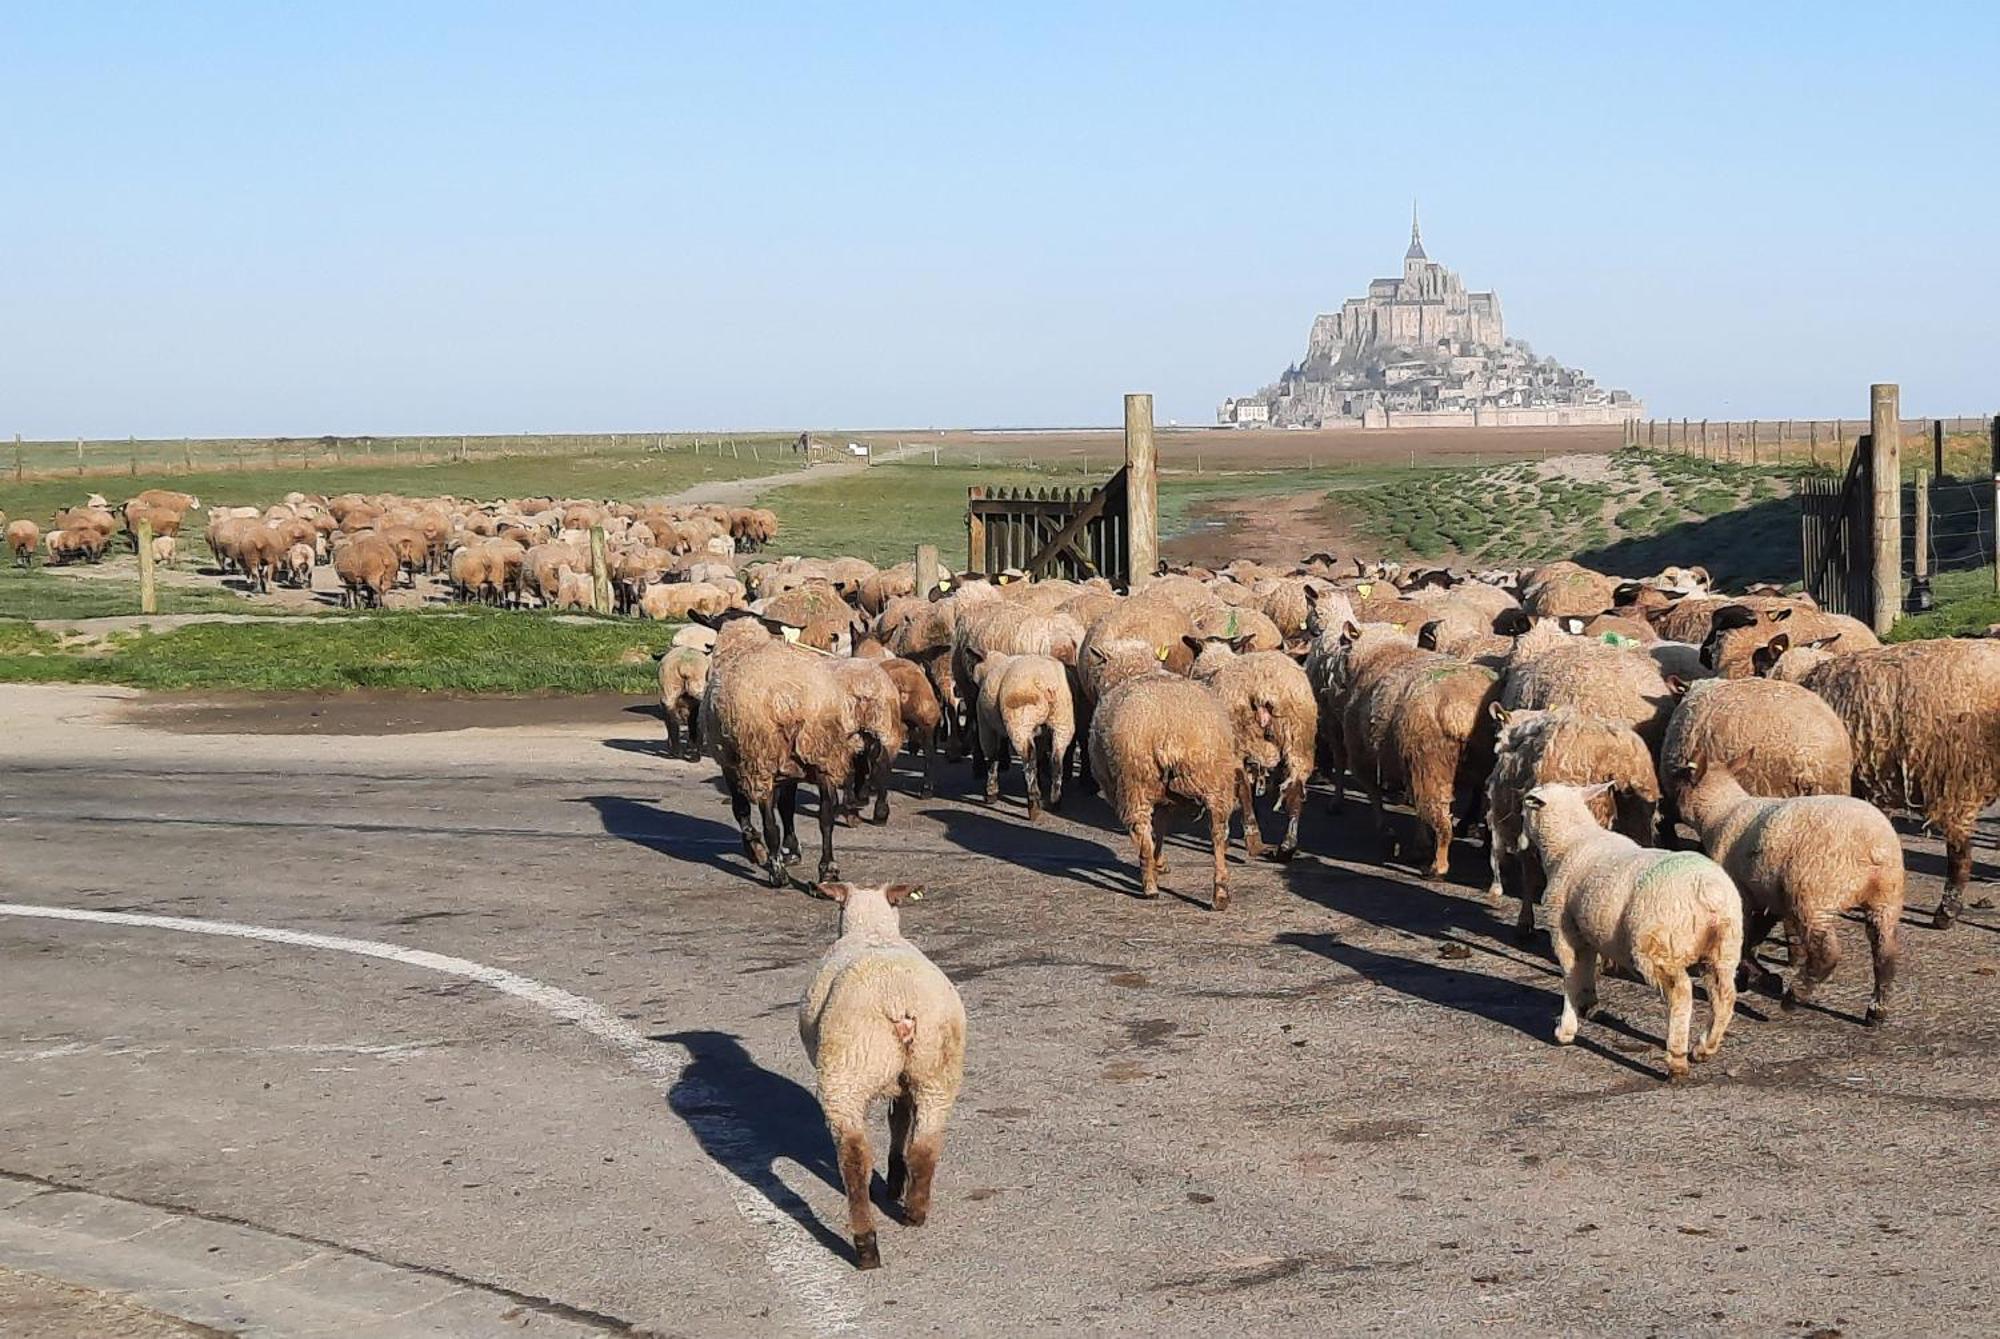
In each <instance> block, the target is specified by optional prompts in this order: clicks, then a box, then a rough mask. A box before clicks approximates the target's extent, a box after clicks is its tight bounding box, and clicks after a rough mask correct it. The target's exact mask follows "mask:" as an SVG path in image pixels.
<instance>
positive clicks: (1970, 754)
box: [1766, 634, 2000, 929]
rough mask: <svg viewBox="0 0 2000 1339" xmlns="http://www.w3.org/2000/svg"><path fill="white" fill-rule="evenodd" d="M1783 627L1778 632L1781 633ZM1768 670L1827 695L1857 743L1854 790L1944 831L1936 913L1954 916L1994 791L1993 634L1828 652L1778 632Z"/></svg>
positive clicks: (1937, 918)
mask: <svg viewBox="0 0 2000 1339" xmlns="http://www.w3.org/2000/svg"><path fill="white" fill-rule="evenodd" d="M1783 637H1784V634H1780V638H1781V639H1782V638H1783ZM1766 650H1767V651H1774V652H1778V653H1779V654H1780V655H1781V659H1779V660H1778V661H1777V662H1776V664H1775V666H1774V673H1786V674H1787V677H1788V678H1795V680H1796V682H1799V683H1802V684H1804V685H1805V686H1806V687H1807V688H1810V689H1811V690H1812V691H1813V692H1815V693H1818V694H1819V695H1820V697H1822V698H1824V699H1825V700H1826V703H1827V705H1828V706H1830V707H1832V708H1833V710H1834V714H1836V715H1837V716H1839V717H1840V719H1841V722H1842V723H1843V724H1844V725H1846V726H1847V736H1848V738H1849V739H1850V740H1851V741H1852V742H1853V745H1854V793H1855V794H1857V795H1860V796H1862V797H1864V798H1866V799H1868V800H1872V801H1873V802H1874V803H1875V804H1877V805H1879V806H1881V807H1882V808H1884V809H1906V810H1910V811H1912V812H1915V813H1918V814H1921V815H1923V817H1924V821H1925V822H1927V823H1929V824H1931V825H1932V826H1933V827H1935V828H1936V829H1938V831H1940V832H1941V833H1943V834H1944V842H1945V869H1946V873H1945V886H1944V896H1943V897H1942V898H1941V899H1940V900H1939V902H1938V907H1937V911H1936V912H1935V914H1934V915H1933V918H1932V919H1933V924H1935V925H1936V926H1937V927H1938V928H1939V929H1943V928H1945V927H1946V926H1948V925H1950V924H1951V923H1952V922H1953V921H1955V920H1956V919H1958V916H1959V913H1960V911H1961V910H1962V909H1963V905H1964V900H1965V888H1966V885H1967V884H1968V883H1969V882H1970V881H1971V879H1972V833H1973V828H1974V825H1975V823H1976V822H1977V820H1978V817H1979V812H1980V810H1982V809H1984V808H1986V806H1988V805H1990V804H1992V803H1993V802H1994V801H1995V800H2000V642H1992V641H1983V640H1982V641H1966V640H1959V639H1956V638H1954V639H1951V640H1935V641H1916V642H1903V643H1901V644H1900V645H1896V646H1884V647H1879V648H1876V649H1874V650H1870V651H1855V652H1852V653H1850V654H1848V655H1841V656H1830V655H1828V654H1827V653H1826V652H1824V651H1805V650H1792V651H1790V653H1789V654H1784V651H1785V645H1784V642H1783V641H1782V640H1774V641H1773V643H1772V644H1771V645H1770V646H1769V647H1767V648H1766Z"/></svg>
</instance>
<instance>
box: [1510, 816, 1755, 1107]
mask: <svg viewBox="0 0 2000 1339" xmlns="http://www.w3.org/2000/svg"><path fill="white" fill-rule="evenodd" d="M1595 789H1596V787H1582V788H1579V787H1576V786H1561V785H1544V786H1536V787H1535V788H1534V789H1533V790H1531V791H1529V792H1528V793H1527V795H1526V796H1525V797H1524V798H1523V800H1522V802H1521V806H1522V809H1523V811H1524V813H1525V823H1524V826H1525V829H1526V830H1525V832H1524V834H1523V840H1524V841H1526V842H1528V843H1529V844H1530V845H1532V846H1533V847H1534V849H1535V852H1536V854H1537V855H1539V856H1540V857H1541V861H1542V867H1543V868H1544V869H1545V870H1547V871H1548V905H1549V939H1550V942H1551V944H1552V945H1553V947H1554V949H1555V954H1556V962H1557V963H1558V964H1559V965H1560V966H1561V967H1562V972H1563V983H1562V989H1563V1007H1562V1017H1561V1019H1559V1020H1558V1021H1557V1023H1556V1034H1555V1040H1556V1044H1557V1045H1558V1046H1567V1045H1569V1044H1570V1043H1571V1042H1573V1041H1575V1040H1576V1030H1577V1025H1578V1021H1579V1020H1580V1019H1582V1018H1584V1017H1586V1016H1588V1015H1589V1013H1590V1011H1591V1010H1592V1009H1593V1008H1595V1007H1596V1004H1597V964H1598V959H1599V958H1603V959H1605V960H1606V961H1608V962H1610V963H1611V964H1612V965H1613V966H1616V967H1620V968H1623V969H1625V970H1627V971H1630V972H1632V973H1633V974H1634V975H1636V976H1637V977H1638V978H1639V979H1640V980H1641V981H1644V982H1645V983H1646V984H1648V985H1650V986H1652V987H1653V988H1654V989H1656V990H1658V991H1659V992H1660V995H1661V997H1662V998H1663V999H1664V1000H1665V1001H1666V1005H1667V1077H1668V1078H1670V1079H1679V1078H1683V1077H1685V1076H1686V1074H1687V1072H1688V1059H1689V1053H1688V1032H1689V1030H1690V1028H1689V1025H1690V1023H1691V1022H1692V1021H1693V1015H1694V986H1693V984H1692V983H1691V982H1690V981H1689V980H1688V969H1689V968H1690V967H1694V966H1697V965H1698V966H1700V967H1701V968H1702V971H1703V975H1704V977H1705V979H1706V981H1707V985H1708V1007H1709V1025H1708V1033H1707V1035H1706V1036H1704V1037H1703V1038H1702V1039H1701V1042H1700V1043H1699V1044H1698V1045H1696V1046H1695V1048H1694V1053H1693V1058H1694V1059H1695V1060H1696V1061H1702V1060H1706V1059H1708V1058H1709V1057H1710V1056H1712V1055H1714V1054H1715V1053H1716V1051H1717V1050H1718V1049H1719V1048H1720V1047H1721V1046H1722V1036H1723V1033H1725V1032H1726V1031H1728V1029H1729V1020H1730V1018H1731V1017H1732V1016H1733V1015H1734V1013H1735V1012H1736V967H1737V964H1738V962H1739V960H1740V959H1741V957H1742V953H1743V902H1742V899H1741V898H1740V897H1739V896H1738V894H1737V891H1736V887H1735V885H1734V884H1732V883H1731V882H1730V881H1729V876H1728V875H1727V874H1726V873H1724V872H1723V870H1722V867H1721V866H1719V865H1717V864H1716V863H1715V862H1714V861H1713V860H1710V859H1709V858H1708V857H1707V856H1704V855H1699V854H1697V853H1695V852H1693V851H1661V850H1655V849H1653V848H1651V847H1644V846H1641V845H1639V844H1638V843H1637V842H1635V841H1633V840H1632V839H1631V838H1630V837H1626V836H1623V835H1622V834H1619V833H1616V832H1607V831H1605V829H1603V828H1602V827H1599V826H1598V823H1597V818H1596V816H1595V815H1594V814H1592V813H1591V811H1590V803H1589V802H1590V799H1591V798H1592V792H1593V791H1595Z"/></svg>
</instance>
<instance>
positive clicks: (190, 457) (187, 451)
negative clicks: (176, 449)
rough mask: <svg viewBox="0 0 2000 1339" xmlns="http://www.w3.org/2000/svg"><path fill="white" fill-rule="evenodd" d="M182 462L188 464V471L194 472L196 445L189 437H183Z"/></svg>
mask: <svg viewBox="0 0 2000 1339" xmlns="http://www.w3.org/2000/svg"><path fill="white" fill-rule="evenodd" d="M181 463H182V464H184V465H186V466H187V473H189V474H193V473H194V445H193V443H191V442H189V441H188V439H187V438H185V437H183V438H181Z"/></svg>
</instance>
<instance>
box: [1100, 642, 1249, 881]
mask: <svg viewBox="0 0 2000 1339" xmlns="http://www.w3.org/2000/svg"><path fill="white" fill-rule="evenodd" d="M1086 658H1087V660H1088V661H1089V662H1090V663H1089V664H1088V665H1086V666H1085V667H1084V668H1085V669H1086V671H1087V672H1088V673H1089V676H1090V681H1092V682H1096V683H1098V684H1100V685H1103V686H1104V689H1103V695H1102V696H1101V697H1100V698H1099V700H1098V702H1097V709H1096V712H1095V714H1094V715H1093V716H1092V717H1091V722H1090V733H1089V754H1090V770H1091V773H1092V775H1093V776H1095V777H1096V779H1097V782H1098V784H1099V785H1100V786H1101V787H1102V788H1103V791H1104V796H1105V799H1106V800H1107V801H1108V802H1109V803H1110V805H1111V809H1112V812H1113V813H1115V814H1117V815H1118V818H1119V821H1120V822H1122V823H1123V824H1124V825H1125V830H1126V832H1127V833H1129V834H1130V835H1131V838H1132V842H1133V845H1134V847H1135V848H1136V849H1137V851H1138V854H1139V879H1140V896H1141V897H1158V896H1159V895H1160V885H1159V880H1160V876H1161V875H1163V874H1165V873H1166V860H1165V852H1164V847H1165V836H1164V834H1160V835H1158V836H1156V835H1155V830H1154V811H1155V810H1156V809H1157V808H1158V807H1159V806H1160V805H1161V804H1163V803H1166V802H1168V801H1170V800H1172V799H1176V798H1178V799H1186V800H1192V801H1194V802H1195V803H1197V804H1200V805H1201V806H1203V807H1204V808H1206V809H1207V810H1208V832H1209V846H1210V849H1211V853H1212V855H1213V857H1214V861H1215V881H1214V893H1213V896H1212V898H1211V905H1212V906H1213V907H1214V908H1215V910H1217V911H1220V910H1222V909H1223V908H1224V907H1226V906H1228V905H1229V866H1228V863H1227V851H1228V845H1229V817H1230V814H1231V812H1232V811H1233V810H1234V808H1235V801H1236V793H1237V774H1238V773H1239V772H1240V771H1241V770H1242V764H1241V763H1240V762H1239V761H1238V759H1237V757H1236V739H1235V732H1234V731H1233V730H1231V729H1230V726H1229V715H1228V713H1227V712H1225V711H1224V710H1223V708H1222V704H1221V703H1220V702H1218V701H1216V699H1215V697H1214V696H1213V695H1212V694H1211V693H1209V691H1208V690H1207V689H1205V688H1203V687H1202V686H1201V685H1200V684H1197V683H1193V682H1190V681H1189V680H1187V679H1184V678H1182V677H1181V676H1179V675H1178V674H1173V673H1170V672H1168V671H1167V670H1164V669H1162V668H1160V667H1159V661H1158V660H1157V659H1156V657H1155V656H1154V653H1153V652H1152V651H1150V650H1149V649H1147V648H1146V646H1145V645H1144V644H1134V643H1125V644H1122V645H1121V646H1119V647H1117V648H1116V649H1113V648H1110V647H1104V646H1099V647H1094V648H1092V649H1090V650H1089V651H1088V652H1086Z"/></svg>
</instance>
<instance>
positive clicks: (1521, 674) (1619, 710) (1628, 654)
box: [1500, 621, 1678, 750]
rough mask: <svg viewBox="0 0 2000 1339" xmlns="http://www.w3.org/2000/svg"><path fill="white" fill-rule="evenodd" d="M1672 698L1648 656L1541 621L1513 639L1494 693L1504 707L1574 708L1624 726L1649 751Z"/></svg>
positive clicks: (1657, 738) (1656, 741) (1663, 725)
mask: <svg viewBox="0 0 2000 1339" xmlns="http://www.w3.org/2000/svg"><path fill="white" fill-rule="evenodd" d="M1677 700H1678V699H1677V698H1676V697H1675V696H1674V693H1673V690H1672V689H1670V688H1668V687H1667V681H1666V678H1665V676H1664V675H1662V674H1661V673H1660V669H1659V666H1658V665H1657V664H1656V663H1655V662H1654V661H1653V660H1652V659H1651V658H1650V657H1649V656H1646V655H1643V654H1641V653H1639V652H1636V651H1627V650H1621V649H1620V648H1618V647H1615V646H1608V645H1606V644H1605V643H1603V642H1596V641H1588V640H1586V639H1584V638H1582V637H1572V636H1570V635H1568V634H1567V633H1565V632H1563V631H1562V630H1561V629H1560V628H1559V627H1557V626H1556V625H1555V624H1554V623H1553V622H1546V621H1544V622H1539V623H1536V624H1535V625H1534V626H1533V627H1531V628H1530V629H1528V631H1526V632H1524V633H1522V634H1521V635H1520V636H1519V637H1516V638H1515V639H1514V649H1513V651H1512V652H1510V653H1509V654H1508V657H1507V666H1506V680H1505V687H1504V688H1503V689H1502V690H1501V696H1500V704H1501V705H1502V706H1504V707H1506V708H1507V709H1508V710H1510V711H1512V710H1515V709H1516V708H1522V707H1525V708H1527V709H1529V710H1540V709H1542V708H1544V707H1576V708H1578V709H1579V710H1581V711H1584V712H1586V713H1588V714H1589V715H1592V716H1596V717H1598V718H1599V719H1600V720H1606V721H1615V722H1617V723H1618V724H1621V725H1626V726H1630V727H1631V728H1632V729H1633V730H1635V731H1637V732H1638V735H1639V737H1640V738H1641V739H1643V740H1645V741H1646V744H1647V747H1649V748H1652V749H1654V750H1657V749H1658V748H1659V742H1660V737H1661V735H1662V734H1664V733H1665V731H1666V728H1667V717H1668V716H1669V715H1671V714H1672V712H1673V709H1674V704H1675V702H1676V701H1677Z"/></svg>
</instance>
